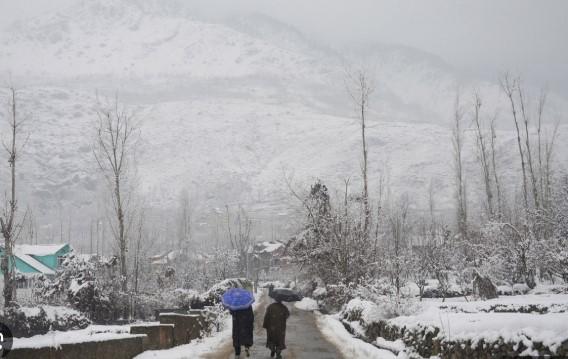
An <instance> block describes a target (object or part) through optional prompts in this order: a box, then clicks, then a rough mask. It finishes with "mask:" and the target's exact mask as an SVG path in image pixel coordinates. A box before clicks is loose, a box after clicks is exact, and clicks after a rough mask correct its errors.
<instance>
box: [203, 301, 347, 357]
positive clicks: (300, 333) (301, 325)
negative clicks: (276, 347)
mask: <svg viewBox="0 0 568 359" xmlns="http://www.w3.org/2000/svg"><path fill="white" fill-rule="evenodd" d="M268 304H270V298H269V297H268V295H266V294H264V295H263V296H262V297H261V299H260V301H259V304H258V306H257V309H256V312H255V333H254V335H255V337H254V346H253V347H252V348H251V356H250V358H251V359H268V358H270V351H269V350H268V349H267V348H266V331H265V330H264V329H263V328H262V322H263V320H264V312H265V311H266V307H267V306H268ZM287 307H288V309H289V310H290V318H289V319H288V325H287V330H286V346H287V347H288V348H287V349H286V350H284V351H283V352H282V356H283V358H284V359H343V356H342V355H341V354H340V353H339V352H338V351H337V349H336V348H335V347H334V346H333V344H331V343H330V342H328V341H327V340H326V339H325V338H324V337H323V336H322V334H321V332H320V331H319V330H318V328H317V325H316V322H315V318H314V314H313V313H312V312H308V311H303V310H299V309H296V308H295V307H294V305H293V304H289V305H287ZM244 354H245V353H244V348H243V352H242V353H241V358H243V359H245V358H246V356H245V355H244ZM205 358H207V359H232V358H234V352H233V347H232V343H231V342H227V343H225V344H224V345H223V346H222V347H221V348H219V349H218V350H217V351H216V352H215V353H211V354H209V355H207V356H206V357H205Z"/></svg>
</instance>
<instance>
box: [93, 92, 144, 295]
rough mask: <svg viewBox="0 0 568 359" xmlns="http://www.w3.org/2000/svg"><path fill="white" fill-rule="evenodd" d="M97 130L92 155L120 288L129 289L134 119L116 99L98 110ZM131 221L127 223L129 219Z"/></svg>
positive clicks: (135, 132) (134, 148) (135, 129)
mask: <svg viewBox="0 0 568 359" xmlns="http://www.w3.org/2000/svg"><path fill="white" fill-rule="evenodd" d="M97 117H98V126H97V133H96V144H95V148H94V151H93V152H94V155H95V159H96V161H97V164H98V166H99V169H100V171H101V173H102V174H103V176H104V178H105V180H106V181H107V184H108V186H109V189H110V191H111V197H112V205H113V215H112V218H111V221H110V222H111V229H112V232H113V236H114V239H115V241H116V244H117V246H118V251H119V261H120V274H121V288H122V290H123V291H126V290H127V289H128V270H127V265H126V260H127V251H128V227H129V224H130V219H131V218H132V216H130V213H129V212H130V211H131V208H129V207H130V201H129V199H130V193H129V191H128V179H129V172H130V171H129V170H131V169H132V168H131V166H132V165H133V163H132V160H133V156H134V154H135V150H136V138H135V137H136V134H137V132H138V126H137V123H136V121H135V118H134V115H133V114H132V113H130V112H128V111H127V110H125V109H124V107H123V106H121V105H120V103H119V101H118V97H117V98H115V100H114V104H112V105H110V106H99V108H98V109H97ZM129 218H130V219H129Z"/></svg>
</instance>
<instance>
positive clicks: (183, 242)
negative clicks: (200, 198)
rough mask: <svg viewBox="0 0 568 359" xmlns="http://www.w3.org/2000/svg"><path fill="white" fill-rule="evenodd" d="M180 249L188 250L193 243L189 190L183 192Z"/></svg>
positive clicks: (179, 214) (180, 216) (179, 225)
mask: <svg viewBox="0 0 568 359" xmlns="http://www.w3.org/2000/svg"><path fill="white" fill-rule="evenodd" d="M177 235H178V249H180V250H187V248H188V247H189V244H190V241H191V202H190V200H189V192H188V191H187V189H184V190H182V191H181V195H180V203H179V212H178V233H177Z"/></svg>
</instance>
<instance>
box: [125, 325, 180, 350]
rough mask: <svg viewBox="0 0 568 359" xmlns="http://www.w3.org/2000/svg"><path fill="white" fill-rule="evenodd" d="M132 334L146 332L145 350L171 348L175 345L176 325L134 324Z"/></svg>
mask: <svg viewBox="0 0 568 359" xmlns="http://www.w3.org/2000/svg"><path fill="white" fill-rule="evenodd" d="M130 334H145V335H146V338H144V350H160V349H169V348H171V347H173V346H174V326H173V325H171V324H149V325H133V326H131V327H130Z"/></svg>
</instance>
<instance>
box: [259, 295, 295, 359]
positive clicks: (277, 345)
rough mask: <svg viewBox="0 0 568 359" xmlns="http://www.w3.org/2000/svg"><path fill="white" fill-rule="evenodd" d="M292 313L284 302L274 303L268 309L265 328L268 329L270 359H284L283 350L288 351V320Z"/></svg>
mask: <svg viewBox="0 0 568 359" xmlns="http://www.w3.org/2000/svg"><path fill="white" fill-rule="evenodd" d="M289 316H290V311H289V310H288V308H286V306H285V305H284V304H282V302H275V303H272V304H270V305H269V306H268V308H266V313H265V314H264V324H263V328H264V329H266V347H267V348H268V349H270V357H271V358H274V355H276V357H277V358H278V359H281V358H282V353H281V352H282V350H284V349H286V320H288V317H289Z"/></svg>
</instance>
